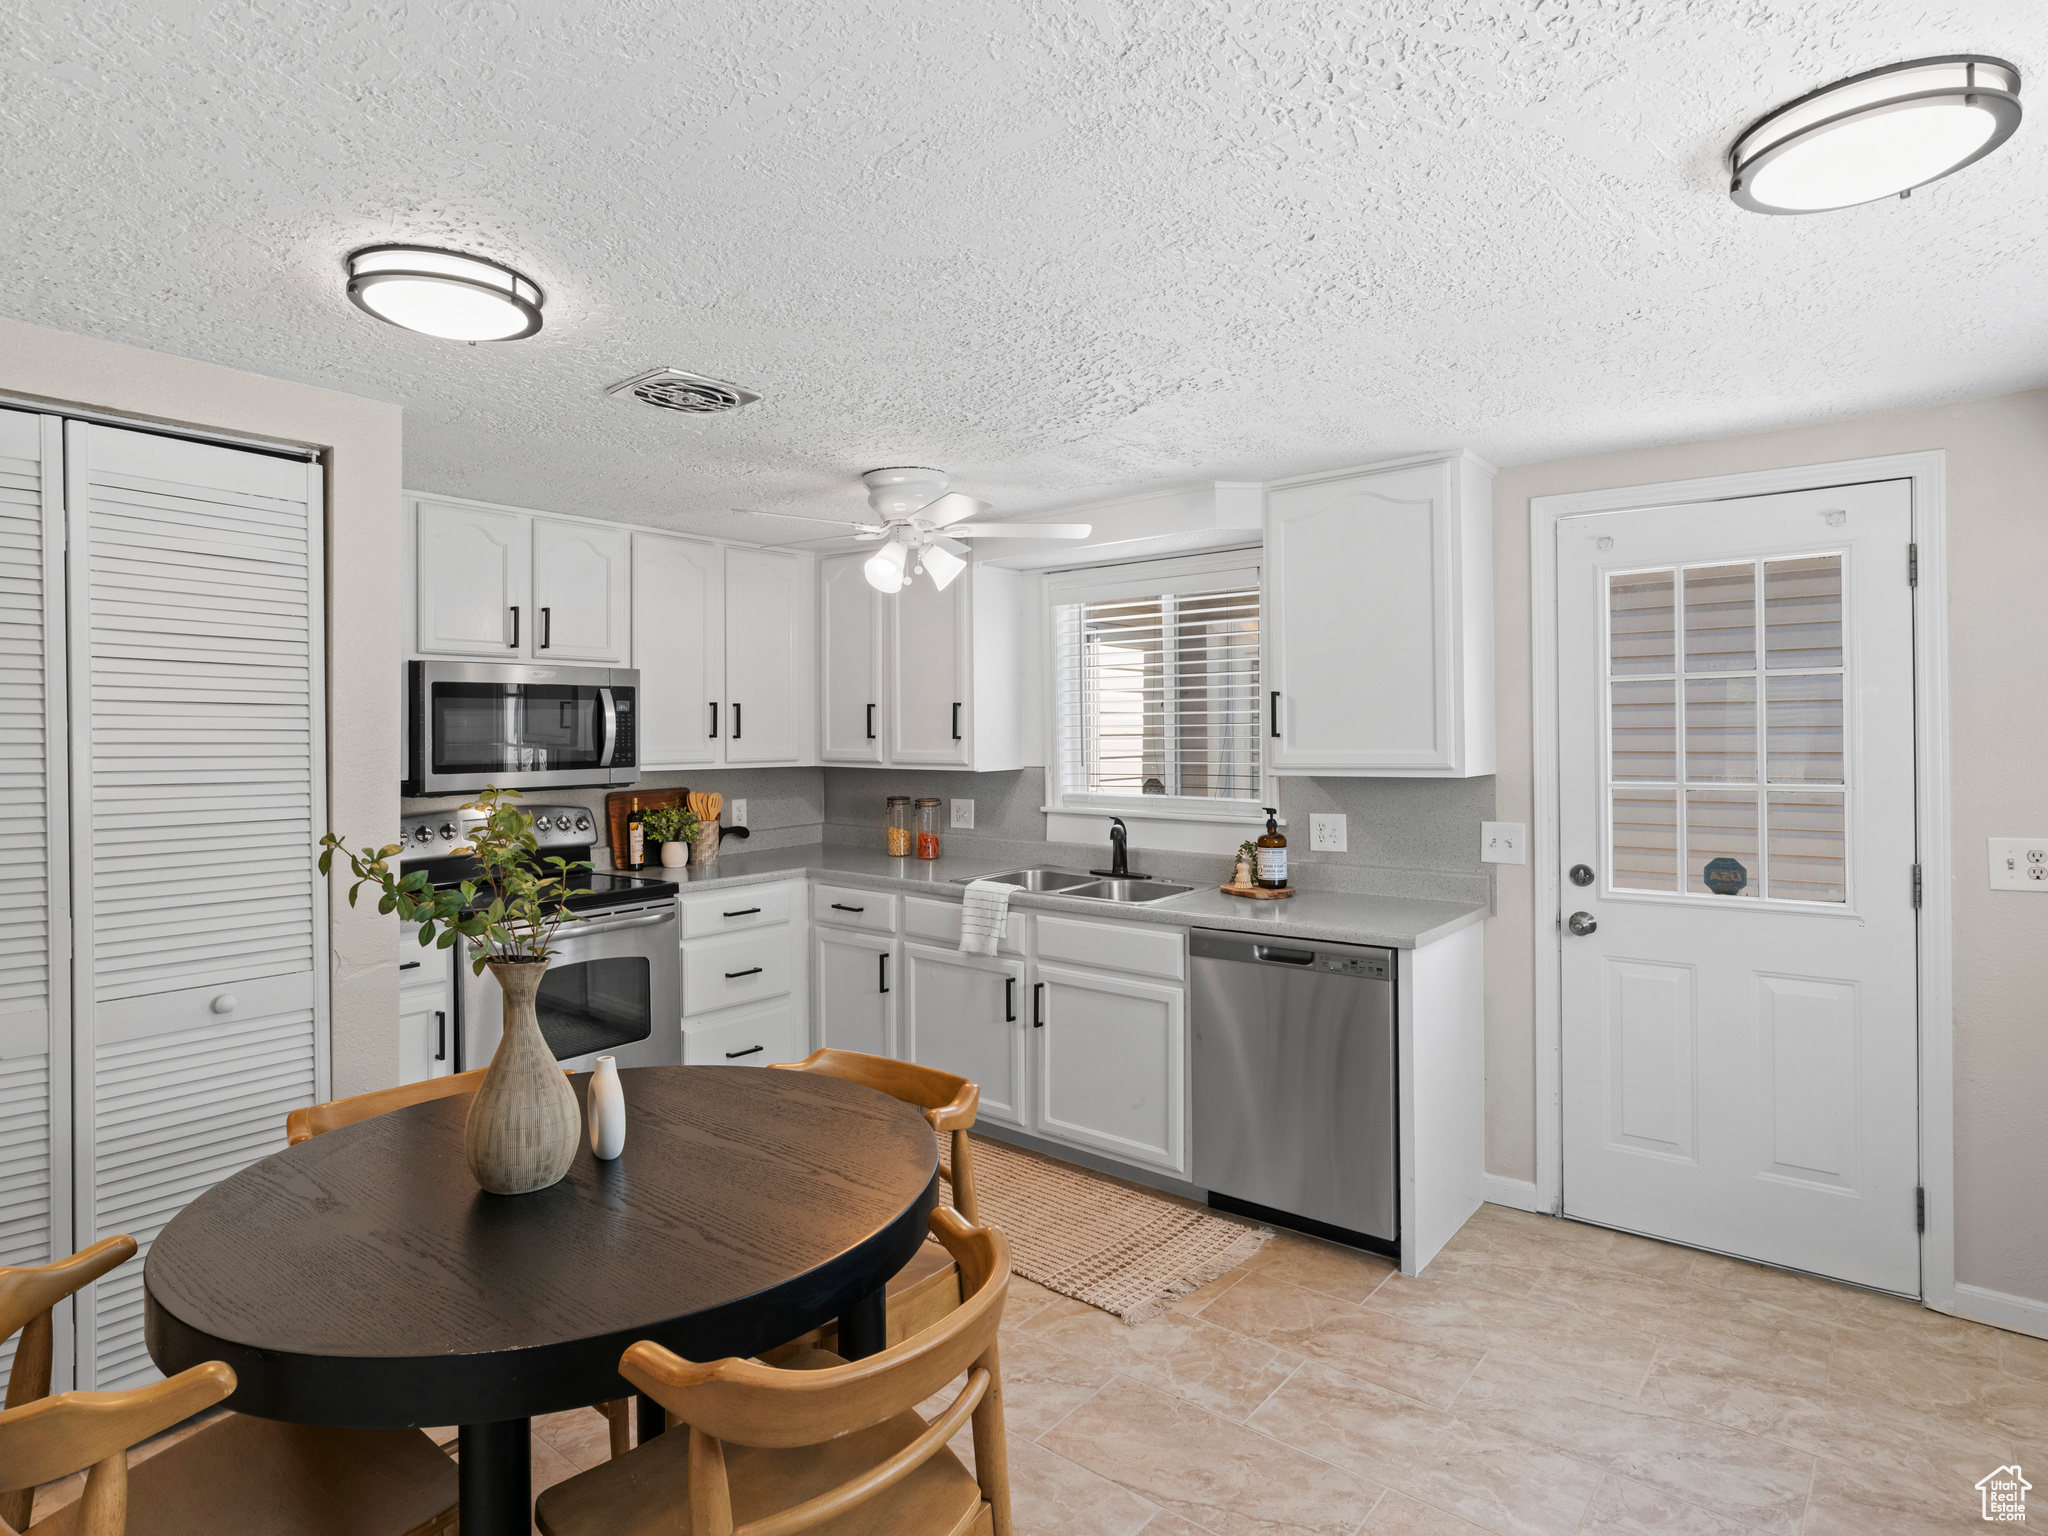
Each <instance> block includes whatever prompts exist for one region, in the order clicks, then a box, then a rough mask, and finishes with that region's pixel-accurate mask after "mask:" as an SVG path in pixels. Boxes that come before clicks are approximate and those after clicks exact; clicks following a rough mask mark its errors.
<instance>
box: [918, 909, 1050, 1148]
mask: <svg viewBox="0 0 2048 1536" xmlns="http://www.w3.org/2000/svg"><path fill="white" fill-rule="evenodd" d="M1028 997H1029V993H1028V989H1027V988H1026V985H1025V974H1024V962H1023V961H1022V960H1005V959H998V958H995V957H992V956H987V955H963V954H961V953H960V952H959V951H958V950H948V949H937V948H934V947H932V946H930V945H925V944H905V945H904V946H903V1028H902V1031H901V1033H900V1037H899V1043H900V1046H901V1049H900V1052H899V1054H900V1055H901V1056H902V1057H903V1059H904V1060H905V1061H914V1062H917V1063H918V1064H919V1065H920V1066H927V1067H937V1068H939V1070H941V1071H943V1072H954V1073H958V1074H959V1075H960V1076H961V1077H965V1078H969V1079H971V1080H972V1081H973V1082H975V1083H977V1084H979V1085H980V1087H981V1108H980V1110H979V1118H980V1119H982V1120H997V1121H1001V1122H1003V1123H1004V1124H1007V1125H1015V1126H1019V1127H1021V1126H1023V1125H1024V1123H1025V1122H1024V1082H1025V1070H1026V1060H1027V1057H1026V1051H1025V1040H1024V1037H1025V1036H1026V1035H1027V1034H1029V1033H1030V1032H1031V1023H1030V1018H1029V1014H1028V1011H1027V1001H1028Z"/></svg>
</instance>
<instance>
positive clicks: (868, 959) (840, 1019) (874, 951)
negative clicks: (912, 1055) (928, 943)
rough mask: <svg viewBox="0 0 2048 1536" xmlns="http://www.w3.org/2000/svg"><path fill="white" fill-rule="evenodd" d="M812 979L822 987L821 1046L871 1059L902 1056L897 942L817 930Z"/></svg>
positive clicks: (813, 941) (818, 1031) (819, 996)
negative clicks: (898, 1045) (898, 1042)
mask: <svg viewBox="0 0 2048 1536" xmlns="http://www.w3.org/2000/svg"><path fill="white" fill-rule="evenodd" d="M811 946H812V947H811V975H812V977H813V978H814V981H813V985H814V986H815V987H816V989H817V1019H818V1024H817V1029H816V1032H815V1033H816V1038H817V1043H818V1044H819V1045H829V1046H832V1047H834V1048H835V1049H838V1050H842V1051H866V1052H867V1053H868V1054H869V1055H870V1056H894V1055H895V1054H896V996H897V989H898V982H899V981H900V980H901V978H900V977H899V976H898V975H897V969H898V966H897V955H896V941H895V940H894V939H885V938H879V937H875V936H872V935H869V934H865V933H842V932H836V931H834V930H833V929H830V928H819V929H815V930H813V933H812V939H811Z"/></svg>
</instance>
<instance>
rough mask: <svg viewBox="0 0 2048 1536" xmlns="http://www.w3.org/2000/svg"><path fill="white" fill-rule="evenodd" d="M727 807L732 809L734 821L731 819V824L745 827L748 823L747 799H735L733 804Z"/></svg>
mask: <svg viewBox="0 0 2048 1536" xmlns="http://www.w3.org/2000/svg"><path fill="white" fill-rule="evenodd" d="M727 808H728V809H729V810H730V811H731V812H732V821H731V822H730V823H729V825H731V826H735V827H744V826H745V825H746V824H747V802H746V801H744V800H735V801H733V802H732V804H731V805H730V806H729V807H727Z"/></svg>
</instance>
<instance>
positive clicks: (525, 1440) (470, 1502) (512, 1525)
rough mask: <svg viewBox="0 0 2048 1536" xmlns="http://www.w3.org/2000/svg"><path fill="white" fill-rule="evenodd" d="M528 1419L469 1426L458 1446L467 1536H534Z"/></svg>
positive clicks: (464, 1531)
mask: <svg viewBox="0 0 2048 1536" xmlns="http://www.w3.org/2000/svg"><path fill="white" fill-rule="evenodd" d="M530 1423H531V1421H530V1420H527V1419H504V1420H501V1421H500V1422H498V1423H496V1424H465V1425H463V1426H462V1435H461V1439H460V1440H459V1441H458V1442H457V1445H458V1446H459V1448H460V1450H461V1453H462V1454H461V1458H460V1460H459V1461H458V1462H457V1463H456V1479H457V1482H456V1486H457V1487H459V1488H460V1489H461V1491H462V1536H532V1531H533V1442H532V1437H531V1435H530V1434H529V1433H528V1426H529V1424H530Z"/></svg>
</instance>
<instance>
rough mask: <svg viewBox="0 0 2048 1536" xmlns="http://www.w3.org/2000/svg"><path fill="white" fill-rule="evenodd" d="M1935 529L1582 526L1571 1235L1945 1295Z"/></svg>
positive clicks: (1566, 822) (1569, 684)
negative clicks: (1919, 988) (1690, 1249)
mask: <svg viewBox="0 0 2048 1536" xmlns="http://www.w3.org/2000/svg"><path fill="white" fill-rule="evenodd" d="M1911 529H1912V517H1911V500H1910V495H1909V483H1908V482H1906V481H1903V480H1901V481H1887V482H1880V483H1874V484H1866V485H1852V486H1841V487H1836V488H1833V489H1829V490H1822V491H1800V492H1794V493H1790V494H1784V495H1775V496H1759V497H1751V498H1745V499H1742V500H1732V501H1720V502H1714V503H1709V504H1703V505H1696V506H1680V507H1661V508H1651V509H1645V510H1639V511H1629V512H1620V513H1607V514H1587V515H1583V516H1579V517H1571V518H1566V519H1564V520H1563V521H1561V522H1560V523H1559V524H1558V531H1557V538H1558V598H1557V602H1558V743H1559V747H1558V753H1559V764H1558V766H1559V784H1560V785H1561V786H1562V788H1561V792H1560V804H1559V839H1560V842H1559V850H1558V851H1559V869H1560V871H1561V872H1562V873H1561V875H1560V879H1561V880H1562V881H1563V884H1562V897H1561V899H1562V902H1563V907H1562V910H1563V912H1564V913H1565V914H1567V919H1568V922H1575V923H1576V925H1577V926H1576V927H1570V926H1568V927H1566V928H1563V929H1561V931H1560V934H1559V938H1558V942H1559V944H1560V945H1561V947H1562V968H1561V974H1562V994H1563V995H1562V1004H1563V1061H1562V1083H1563V1127H1564V1206H1565V1212H1566V1214H1568V1215H1572V1216H1578V1217H1582V1218H1584V1219H1586V1220H1588V1221H1595V1222H1600V1223H1602V1224H1604V1225H1608V1226H1614V1227H1621V1228H1626V1229H1628V1230H1630V1231H1635V1232H1642V1233H1647V1234H1649V1235H1650V1236H1653V1237H1661V1238H1667V1239H1670V1240H1672V1241H1675V1242H1681V1243H1687V1244H1691V1245H1694V1246H1697V1247H1701V1248H1708V1249H1713V1250H1715V1251H1718V1252H1723V1253H1730V1254H1736V1255H1740V1256H1742V1257H1745V1258H1753V1259H1758V1260H1762V1261H1764V1262H1766V1263H1770V1264H1779V1265H1784V1266H1787V1267H1789V1268H1793V1269H1801V1270H1807V1271H1810V1272H1812V1273H1815V1274H1822V1275H1829V1276H1833V1277H1836V1278H1839V1279H1843V1280H1849V1281H1853V1282H1856V1283H1858V1284H1862V1285H1869V1286H1876V1287H1880V1288H1882V1289H1885V1290H1890V1291H1897V1292H1901V1293H1905V1294H1910V1295H1917V1294H1919V1291H1920V1272H1919V1242H1918V1237H1917V1228H1916V1188H1917V1185H1918V1183H1919V1179H1918V1154H1917V1144H1918V1099H1917V1092H1918V1089H1917V1041H1916V1034H1917V1030H1916V1010H1915V981H1916V974H1915V941H1916V920H1915V915H1914V905H1913V890H1914V858H1915V851H1914V850H1915V844H1914V835H1913V826H1914V794H1913V789H1914V784H1913V671H1912V625H1913V610H1912V594H1911V591H1910V589H1909V586H1908V577H1907V568H1908V567H1907V560H1908V543H1909V540H1910V539H1911V537H1912V531H1911ZM1589 925H1590V926H1589Z"/></svg>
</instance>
